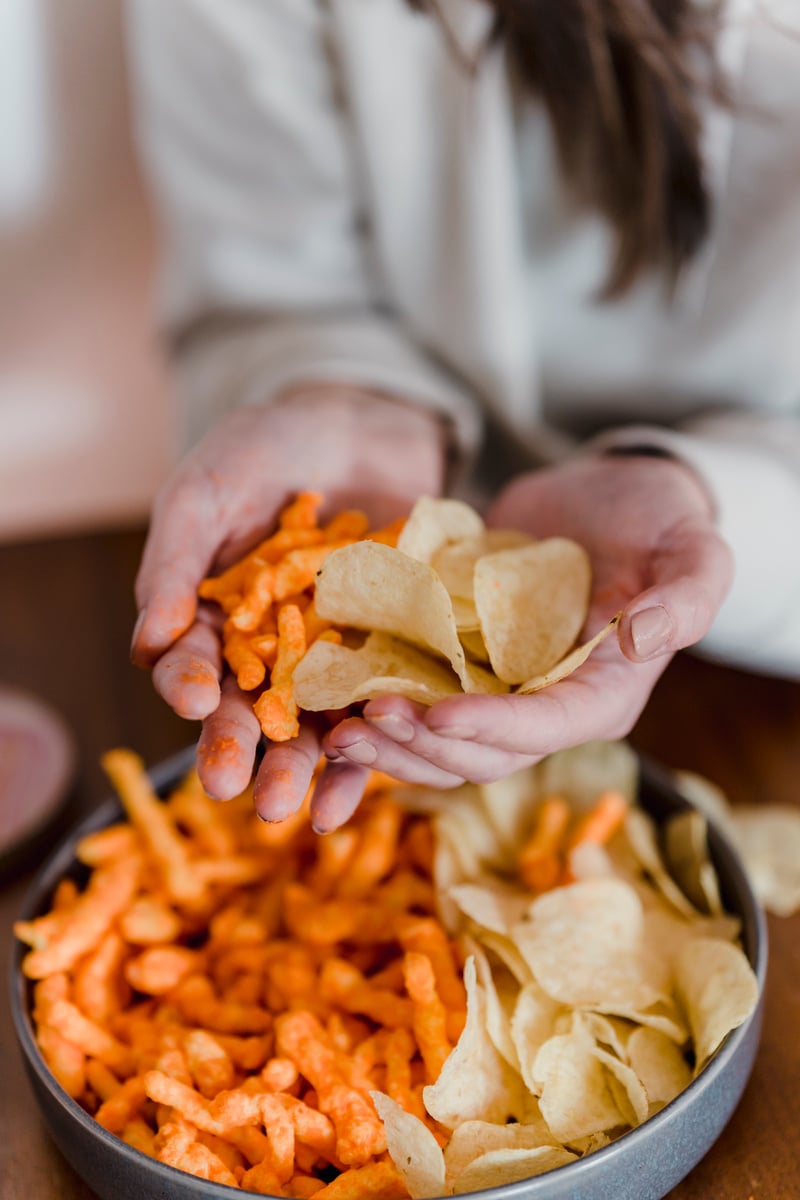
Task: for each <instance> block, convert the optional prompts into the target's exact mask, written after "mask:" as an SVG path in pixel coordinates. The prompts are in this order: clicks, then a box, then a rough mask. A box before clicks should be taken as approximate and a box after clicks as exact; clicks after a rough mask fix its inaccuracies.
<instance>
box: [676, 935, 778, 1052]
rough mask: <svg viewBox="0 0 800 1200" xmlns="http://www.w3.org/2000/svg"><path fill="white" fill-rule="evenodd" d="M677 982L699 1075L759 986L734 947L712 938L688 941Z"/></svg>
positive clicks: (752, 1003) (752, 1005)
mask: <svg viewBox="0 0 800 1200" xmlns="http://www.w3.org/2000/svg"><path fill="white" fill-rule="evenodd" d="M675 980H676V985H677V990H678V995H679V996H680V999H681V1002H682V1003H683V1005H684V1008H685V1009H686V1013H687V1015H688V1017H689V1024H690V1026H691V1030H692V1038H693V1040H694V1052H695V1061H696V1068H695V1071H696V1072H697V1071H698V1070H699V1069H700V1068H701V1067H702V1066H703V1064H704V1063H705V1062H707V1060H708V1059H709V1058H710V1057H711V1055H712V1054H713V1053H714V1051H715V1050H716V1049H717V1048H718V1047H719V1046H720V1045H721V1044H722V1042H723V1041H724V1039H725V1038H726V1037H727V1035H728V1034H729V1033H730V1032H731V1030H732V1029H736V1028H737V1027H738V1026H739V1025H741V1024H742V1022H743V1021H745V1020H746V1019H747V1017H748V1016H749V1015H750V1013H751V1012H752V1011H753V1009H754V1008H755V1005H756V1002H757V1000H758V981H757V980H756V977H755V975H754V973H753V969H752V967H751V966H750V964H749V962H748V961H747V958H746V957H745V955H744V954H743V952H742V951H741V950H740V949H739V948H738V946H732V945H731V943H730V942H724V941H721V940H719V939H716V938H693V939H692V940H691V941H688V942H686V944H685V945H684V947H683V949H682V950H681V952H680V953H679V955H678V958H677V960H676V963H675Z"/></svg>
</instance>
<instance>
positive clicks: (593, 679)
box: [323, 456, 733, 787]
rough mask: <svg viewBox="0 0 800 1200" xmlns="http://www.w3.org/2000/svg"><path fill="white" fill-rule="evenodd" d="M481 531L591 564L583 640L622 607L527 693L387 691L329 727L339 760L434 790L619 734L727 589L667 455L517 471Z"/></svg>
mask: <svg viewBox="0 0 800 1200" xmlns="http://www.w3.org/2000/svg"><path fill="white" fill-rule="evenodd" d="M487 520H488V523H489V524H490V525H494V526H498V527H511V528H516V529H522V530H524V531H525V532H527V533H530V534H532V535H534V536H535V537H537V538H543V537H550V536H553V535H563V536H567V537H571V538H573V539H574V540H575V541H577V542H579V543H580V544H581V545H582V546H584V548H585V549H586V550H587V551H588V553H589V555H590V557H591V560H592V568H593V583H592V596H591V607H590V612H589V616H588V619H587V621H586V625H585V628H584V637H585V638H588V637H590V636H591V635H592V634H594V633H595V632H597V631H598V630H599V629H600V628H601V627H602V626H603V625H604V624H605V623H606V622H607V621H608V620H609V619H610V618H611V617H612V616H613V615H614V614H615V613H617V612H619V611H620V610H622V619H621V621H620V623H619V626H618V631H617V632H618V637H617V638H614V637H609V638H607V639H606V640H605V641H604V642H602V643H601V645H600V646H599V647H598V648H597V649H596V650H595V651H594V653H593V654H592V655H591V657H590V658H589V659H588V661H587V662H586V663H585V664H584V665H583V666H582V667H580V668H579V670H578V671H577V672H575V674H574V675H572V676H570V677H568V678H567V679H564V680H562V681H561V682H560V683H557V684H554V685H552V686H551V687H549V688H547V689H545V690H543V691H541V692H538V693H535V694H533V695H530V696H513V695H503V696H483V695H465V696H454V697H448V698H447V699H446V700H442V701H440V702H439V703H438V704H435V705H433V706H432V707H431V708H429V709H425V708H423V707H421V706H420V705H416V704H413V703H411V702H410V701H408V700H405V699H403V698H401V697H398V696H381V697H378V698H376V699H375V700H372V701H370V703H369V704H367V705H366V707H365V709H364V718H363V719H350V720H346V721H344V722H342V723H341V724H339V725H337V726H336V727H335V728H334V729H332V730H331V731H329V733H328V734H327V735H326V737H325V739H324V743H323V744H324V748H325V751H326V754H327V755H328V756H329V758H330V759H331V760H333V761H336V762H341V761H347V762H351V763H354V764H355V763H359V764H368V765H369V766H371V767H373V768H377V769H379V770H382V771H385V772H387V773H388V774H390V775H393V776H395V777H396V778H398V779H402V780H406V781H408V782H413V783H423V784H428V785H430V786H433V787H452V786H455V785H457V784H459V783H461V782H463V781H465V780H471V781H473V782H487V781H489V780H493V779H497V778H500V777H502V776H504V775H507V774H510V773H511V772H512V771H514V770H516V769H518V768H520V767H522V766H525V765H527V764H530V763H533V762H537V761H538V760H539V759H541V758H543V757H544V756H545V755H546V754H551V753H553V752H554V751H556V750H561V749H564V748H565V747H568V746H574V745H578V744H580V743H582V742H586V741H590V740H592V739H594V738H602V739H615V738H620V737H624V736H626V735H627V734H628V733H629V732H630V730H631V728H632V727H633V725H634V724H635V722H636V719H637V718H638V716H639V714H640V713H641V711H642V709H643V708H644V705H645V703H646V702H647V699H648V697H649V695H650V692H651V691H652V689H653V687H654V685H655V683H656V681H657V679H658V677H659V676H660V675H661V673H662V672H663V670H664V669H665V667H666V665H667V663H668V662H669V660H670V658H671V656H672V655H673V654H674V653H675V651H676V650H679V649H681V648H682V647H684V646H690V645H692V644H693V643H694V642H696V641H698V640H699V639H700V638H701V637H703V636H704V634H705V633H706V632H707V631H708V629H709V627H710V625H711V623H712V621H713V619H714V616H715V614H716V612H717V610H718V608H719V606H720V605H721V603H722V601H723V599H724V598H725V595H726V593H727V591H728V588H729V586H730V583H731V580H732V575H733V561H732V555H731V553H730V550H729V549H728V547H727V545H726V544H725V543H724V542H723V541H722V539H721V538H720V537H719V535H718V534H717V532H716V530H715V528H714V521H713V514H712V511H711V503H710V500H709V498H708V496H707V494H706V492H705V491H704V489H703V486H702V484H701V483H700V481H699V479H698V478H697V477H696V476H694V474H693V473H692V472H691V471H690V469H689V468H687V467H685V466H683V465H682V464H680V463H679V462H676V461H673V460H671V459H662V458H651V457H645V456H641V457H616V456H606V457H600V456H597V457H588V456H587V457H586V458H581V459H575V460H573V461H571V462H569V463H567V464H565V465H563V466H559V467H555V468H552V469H548V470H543V471H539V472H535V473H532V474H526V475H522V476H520V477H519V478H517V479H516V480H514V481H513V482H512V483H511V484H510V485H509V486H508V487H507V488H506V489H505V490H504V491H503V492H502V493H501V494H500V496H499V498H498V499H497V501H496V503H495V504H494V506H493V507H492V509H491V510H490V512H489V513H488V515H487Z"/></svg>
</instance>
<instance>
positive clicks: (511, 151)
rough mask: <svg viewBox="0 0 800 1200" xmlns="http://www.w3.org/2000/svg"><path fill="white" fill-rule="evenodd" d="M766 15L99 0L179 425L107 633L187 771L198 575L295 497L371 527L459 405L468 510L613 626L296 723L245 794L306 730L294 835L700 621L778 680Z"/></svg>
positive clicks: (204, 689)
mask: <svg viewBox="0 0 800 1200" xmlns="http://www.w3.org/2000/svg"><path fill="white" fill-rule="evenodd" d="M794 8H795V6H794V4H793V3H792V0H771V2H770V3H756V2H755V0H729V3H728V4H727V5H724V6H721V7H719V8H718V7H717V6H715V5H709V4H708V3H706V2H705V0H694V2H690V0H557V2H556V0H494V2H493V3H489V2H484V0H436V3H433V0H431V2H430V3H427V4H426V3H424V2H423V0H413V3H411V2H409V0H268V2H265V0H227V2H226V3H225V4H224V5H221V4H218V3H216V2H215V0H171V2H170V3H169V4H166V5H165V4H162V3H160V0H132V2H131V6H130V43H131V52H132V63H133V74H134V95H135V103H136V114H137V127H138V131H139V137H140V143H141V149H142V157H143V161H144V163H145V164H146V167H147V169H148V171H149V174H150V177H151V180H152V185H153V191H154V196H155V199H156V202H157V206H158V209H159V212H160V215H161V218H162V222H163V229H164V235H165V238H164V240H165V266H166V272H165V274H166V287H165V319H166V321H167V323H168V326H169V328H170V330H171V335H172V339H173V345H174V348H175V356H176V362H177V368H178V371H179V374H180V379H181V385H182V392H183V395H184V397H185V402H186V403H185V412H186V425H187V441H188V442H190V443H193V444H194V448H193V449H192V450H191V451H190V453H189V454H188V455H187V457H186V458H185V459H184V461H183V463H182V464H181V465H180V466H179V467H178V469H177V471H176V472H175V474H174V476H173V478H172V479H171V480H170V481H169V483H168V484H167V485H166V487H165V488H164V490H163V492H162V494H161V496H160V497H159V500H158V502H157V504H156V507H155V511H154V516H153V523H152V528H151V532H150V537H149V540H148V544H147V547H146V550H145V555H144V559H143V563H142V568H141V572H140V576H139V580H138V584H137V599H138V604H139V607H140V615H139V621H138V624H137V627H136V632H135V635H134V643H133V655H134V659H135V661H137V662H140V663H142V664H147V665H152V666H153V667H154V679H155V683H156V686H157V688H158V689H159V691H160V692H161V694H162V695H163V696H164V697H165V699H166V700H167V701H168V702H169V703H170V704H172V705H173V707H174V708H175V709H176V710H177V711H178V712H180V713H181V714H183V715H184V716H187V717H190V718H195V719H197V718H201V719H204V731H203V735H202V737H201V740H200V744H199V749H198V762H199V768H200V772H201V776H202V778H203V781H204V783H205V785H206V787H207V788H208V790H209V791H210V792H211V794H213V795H216V796H219V797H227V796H231V795H233V794H235V793H236V792H237V791H239V790H240V789H241V788H242V787H243V786H244V785H245V784H246V783H247V781H248V779H249V777H250V773H251V770H252V763H253V758H254V753H255V748H256V744H257V741H258V736H259V731H258V726H257V724H256V722H255V718H254V716H253V714H252V711H251V705H250V701H249V700H248V699H247V698H246V697H244V696H242V695H241V694H240V693H238V692H237V690H236V687H235V685H234V683H233V681H232V680H231V678H230V677H228V676H224V677H222V682H221V685H220V678H221V670H220V654H219V645H218V640H217V637H216V634H215V632H214V631H213V628H212V626H211V625H210V624H209V622H208V620H207V618H206V616H205V614H203V613H202V612H201V613H199V614H198V613H196V608H195V599H194V597H195V594H196V587H197V583H198V581H199V579H200V578H201V577H202V576H203V575H204V574H205V573H206V572H207V571H208V570H209V569H212V568H214V567H218V566H220V565H224V564H225V563H226V562H229V561H231V560H232V559H233V558H234V557H235V556H236V555H237V553H239V552H240V551H242V550H243V549H244V548H246V547H247V546H248V545H250V544H252V543H253V542H254V541H255V539H256V538H257V537H258V536H259V534H261V533H263V531H264V529H265V528H267V527H268V526H269V524H270V522H271V521H272V520H273V519H274V516H275V514H276V512H277V511H278V509H279V508H280V507H281V505H282V504H283V503H284V502H285V500H286V498H287V496H288V495H289V494H290V493H291V492H293V491H296V490H297V489H298V488H303V487H314V488H316V489H318V490H321V491H323V492H324V493H325V494H326V496H327V497H328V498H329V501H330V504H331V506H332V507H336V506H338V505H340V504H341V503H342V502H344V501H345V500H346V501H347V502H353V501H357V502H360V503H362V504H364V505H365V506H366V507H368V509H369V511H370V514H371V516H372V517H373V518H374V519H375V520H384V519H386V518H388V517H390V516H392V515H394V514H396V513H397V512H399V511H405V510H407V508H408V507H409V506H410V504H411V503H412V502H413V500H414V499H415V498H416V497H417V496H418V495H420V494H433V493H437V492H439V491H441V490H442V489H443V488H444V487H446V486H452V484H453V476H452V475H451V476H450V478H449V479H448V472H454V471H455V472H459V471H461V472H462V473H463V471H464V467H465V464H469V463H470V462H471V461H472V459H473V458H474V456H475V454H476V451H477V449H478V446H479V443H480V442H481V438H482V436H483V434H482V426H481V419H480V418H479V416H478V413H481V414H482V416H483V418H484V419H485V420H488V423H489V429H490V432H491V439H490V440H486V439H484V441H483V471H482V475H481V478H482V479H483V480H484V487H487V486H488V488H489V489H490V492H489V495H488V497H487V505H486V508H487V519H488V520H489V521H490V522H492V523H496V524H501V525H513V526H518V527H520V528H523V529H526V530H529V531H530V532H532V533H533V534H536V535H547V534H550V533H561V534H566V535H569V536H572V537H574V538H575V539H576V540H578V541H580V542H581V543H583V544H584V545H585V546H586V547H587V549H588V550H589V552H590V554H591V555H592V558H593V565H594V573H595V591H594V596H593V604H592V611H591V614H590V619H589V622H588V624H587V632H588V633H589V634H591V633H592V632H593V631H594V630H595V629H596V628H598V627H599V626H600V625H601V624H602V623H603V622H604V621H605V620H606V619H607V618H608V617H609V616H610V615H611V614H612V613H613V612H614V611H616V610H618V609H624V615H623V618H622V621H621V623H620V626H619V639H618V641H614V640H613V639H607V640H606V642H605V643H604V644H603V645H602V647H601V648H600V649H599V650H598V651H597V652H596V653H595V655H593V656H592V658H591V659H590V661H589V662H588V663H587V664H586V665H585V666H584V667H583V668H582V669H581V670H580V671H579V672H578V673H577V674H576V675H575V676H573V677H572V678H570V679H568V680H565V681H563V682H562V683H560V684H558V685H556V686H554V687H552V688H551V689H548V690H547V691H545V692H544V693H539V694H537V695H535V696H531V697H513V698H509V697H501V698H496V697H485V696H459V697H454V698H452V699H448V700H445V701H443V702H441V703H439V704H437V705H434V706H433V707H432V708H430V709H429V710H427V711H426V710H423V709H421V708H420V707H418V706H416V705H414V704H411V703H410V702H408V701H405V700H403V699H401V698H399V697H381V698H379V699H376V700H374V701H372V702H370V703H369V704H368V705H367V706H366V708H365V710H364V715H363V718H359V719H356V718H351V719H349V720H346V721H343V722H340V723H339V724H338V725H337V726H335V727H334V728H332V729H330V730H328V731H327V732H326V733H325V736H324V737H323V738H322V739H321V738H320V733H319V731H318V730H317V729H315V728H314V727H312V725H310V724H309V725H307V726H304V728H303V730H302V732H301V734H300V736H299V737H298V738H297V739H296V740H295V741H294V742H291V743H287V744H285V745H283V746H276V747H272V748H270V750H269V752H268V753H267V755H266V756H265V759H264V762H263V764H262V766H261V768H260V771H259V775H258V779H257V785H256V804H257V807H258V810H259V812H260V813H261V815H262V816H264V817H265V818H266V819H280V818H281V817H283V816H285V815H287V813H289V812H291V811H292V810H293V809H295V808H296V807H297V806H298V805H299V804H300V802H301V799H302V796H303V794H304V792H305V790H306V785H307V783H308V780H309V777H310V773H311V771H312V770H313V767H314V765H315V763H316V762H317V760H318V757H319V753H320V749H322V750H324V752H325V754H326V755H327V756H328V759H329V765H328V766H327V768H326V770H325V773H324V775H323V777H322V779H321V781H320V782H319V784H318V786H317V788H316V793H315V801H314V813H313V819H314V823H315V825H316V827H317V828H318V829H320V830H329V829H332V828H335V827H336V825H338V824H340V823H341V822H342V821H343V820H345V819H346V817H347V816H348V815H349V814H350V812H352V810H353V808H354V807H355V805H356V804H357V803H358V800H359V798H360V794H361V788H362V786H363V782H364V778H365V776H366V774H367V772H368V770H369V769H370V768H371V767H378V768H381V769H383V770H385V771H388V772H389V773H391V774H393V775H395V776H396V777H398V778H400V779H406V780H411V781H418V782H422V783H427V784H431V785H433V786H442V787H447V786H451V785H454V784H457V783H459V782H461V781H462V780H464V779H473V780H487V779H491V778H497V777H499V776H502V775H504V774H507V773H509V772H510V771H512V770H514V769H516V768H517V767H519V766H522V765H523V764H525V763H529V762H532V761H536V760H537V759H538V758H540V757H541V756H542V755H544V754H546V753H550V752H552V751H554V750H557V749H559V748H561V747H564V746H567V745H571V744H575V743H579V742H582V741H584V740H587V739H589V738H594V737H606V738H613V737H618V736H622V735H624V734H625V733H627V732H628V731H629V729H630V728H631V726H632V725H633V723H634V722H635V720H636V718H637V716H638V715H639V713H640V711H641V709H642V707H643V706H644V704H645V703H646V700H647V697H648V695H649V694H650V691H651V690H652V688H653V686H654V684H655V682H656V680H657V679H658V677H659V675H660V674H661V672H662V671H663V670H664V668H665V666H666V664H667V662H668V661H669V658H670V656H671V655H672V654H673V653H674V652H675V651H676V650H678V649H680V648H682V647H685V646H689V645H692V644H694V643H696V642H698V641H699V640H701V639H702V641H703V647H704V648H705V650H706V652H708V653H709V654H712V655H715V656H718V657H721V658H722V659H724V660H726V661H729V662H732V663H736V664H738V665H743V666H749V667H753V668H755V669H758V670H765V671H777V672H783V673H792V674H796V673H797V672H798V669H800V556H798V554H797V551H796V537H797V534H796V530H797V528H798V517H799V516H800V426H799V425H798V407H799V406H800V405H799V402H800V337H798V332H800V325H799V321H798V318H800V254H798V249H800V195H799V194H798V192H799V190H800V189H798V183H800V139H798V138H797V137H796V129H797V128H798V127H799V121H800V29H798V28H795V29H794V31H793V30H792V29H791V28H790V27H788V26H789V22H790V21H791V19H792V18H793V17H794V20H795V26H797V19H796V15H795V14H794ZM226 412H228V413H229V415H227V416H223V415H222V414H224V413H226ZM220 418H221V419H220ZM498 446H499V447H501V448H500V449H498ZM512 446H513V452H512V450H511V447H512ZM487 447H488V449H487ZM532 463H537V464H538V465H539V467H540V469H538V470H535V471H533V472H531V471H530V470H523V469H522V467H523V466H525V467H529V466H530V465H531V464H532ZM544 463H547V464H549V465H548V466H546V467H545V469H541V465H542V464H544ZM515 471H516V472H518V473H516V474H514V472H515ZM487 478H488V479H489V483H488V484H486V480H487ZM472 481H473V483H474V476H473V477H472ZM221 744H222V745H224V747H225V750H224V752H222V753H220V751H219V746H220V745H221ZM212 745H213V746H214V747H215V749H214V753H213V754H212V753H210V751H209V747H211V746H212Z"/></svg>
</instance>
